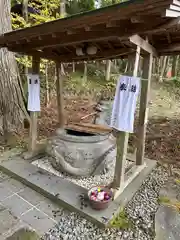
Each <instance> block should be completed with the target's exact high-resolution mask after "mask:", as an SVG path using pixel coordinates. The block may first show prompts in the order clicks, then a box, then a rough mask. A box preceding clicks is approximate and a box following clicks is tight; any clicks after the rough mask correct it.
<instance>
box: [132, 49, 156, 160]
mask: <svg viewBox="0 0 180 240" xmlns="http://www.w3.org/2000/svg"><path fill="white" fill-rule="evenodd" d="M152 64H153V55H152V54H150V55H149V56H146V57H145V58H144V61H143V74H142V78H143V79H145V80H144V81H141V97H140V110H139V124H138V133H137V152H136V165H143V164H144V152H145V138H146V128H147V121H148V111H149V109H148V103H149V93H150V85H151V76H152Z"/></svg>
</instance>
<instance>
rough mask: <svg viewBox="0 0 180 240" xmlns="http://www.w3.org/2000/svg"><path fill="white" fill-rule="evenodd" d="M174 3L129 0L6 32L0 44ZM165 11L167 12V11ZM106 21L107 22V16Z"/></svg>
mask: <svg viewBox="0 0 180 240" xmlns="http://www.w3.org/2000/svg"><path fill="white" fill-rule="evenodd" d="M174 1H175V0H164V1H162V0H146V1H144V0H130V1H125V2H122V3H118V4H115V5H112V6H108V7H104V8H100V9H96V10H93V11H89V12H84V13H79V14H75V15H72V16H70V17H66V18H62V19H57V20H54V21H50V22H46V23H43V24H39V25H36V26H32V27H28V28H24V29H18V30H14V31H11V32H7V33H5V34H4V35H1V36H0V44H2V43H3V41H4V43H5V42H6V41H7V38H8V37H10V36H14V37H17V36H20V35H21V34H25V33H26V36H24V37H27V38H28V37H30V36H31V37H33V34H35V33H36V36H38V35H39V36H40V35H44V34H51V32H48V30H47V28H48V27H49V26H52V28H53V27H54V26H55V25H58V29H61V28H62V29H64V27H68V23H71V25H72V26H74V27H75V26H76V25H77V24H76V21H75V20H82V21H83V19H84V20H89V19H91V17H101V16H102V15H103V14H104V15H105V14H106V13H108V11H109V12H111V11H113V14H114V12H115V10H118V9H121V8H122V9H123V8H126V9H127V10H128V7H129V6H133V5H134V4H141V3H142V4H151V5H152V6H153V3H161V2H165V3H168V4H171V3H173V2H174ZM176 1H177V2H178V3H180V2H179V1H178V0H176ZM131 8H132V7H131ZM167 10H169V9H167ZM169 11H173V10H169ZM165 14H166V13H165ZM106 19H107V20H108V14H107V17H106ZM96 20H97V22H98V19H96ZM73 24H74V25H73ZM43 27H44V29H43V31H42V28H43ZM52 28H50V29H51V31H52ZM52 32H53V31H52ZM31 34H32V35H31ZM6 37H7V38H6ZM21 37H22V36H21ZM5 38H6V39H5Z"/></svg>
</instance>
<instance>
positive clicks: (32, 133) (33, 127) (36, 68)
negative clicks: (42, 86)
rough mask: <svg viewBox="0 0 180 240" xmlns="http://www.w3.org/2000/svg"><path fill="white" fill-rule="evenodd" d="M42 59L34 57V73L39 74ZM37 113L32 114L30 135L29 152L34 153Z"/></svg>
mask: <svg viewBox="0 0 180 240" xmlns="http://www.w3.org/2000/svg"><path fill="white" fill-rule="evenodd" d="M39 69H40V58H39V57H35V56H33V58H32V73H34V74H39ZM37 117H38V115H37V112H30V133H29V137H30V140H29V147H28V150H29V152H34V151H35V149H36V144H37Z"/></svg>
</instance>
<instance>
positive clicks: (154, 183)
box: [42, 167, 167, 240]
mask: <svg viewBox="0 0 180 240" xmlns="http://www.w3.org/2000/svg"><path fill="white" fill-rule="evenodd" d="M166 179H167V173H166V172H165V171H164V170H163V169H162V168H161V167H157V168H156V169H155V170H153V171H152V173H151V174H150V175H149V176H148V177H147V179H146V180H145V181H144V183H143V185H142V186H141V188H140V189H139V190H138V192H137V193H136V194H135V195H134V197H133V199H132V200H131V201H130V202H129V203H128V205H127V207H126V208H125V211H126V213H127V216H128V218H129V220H131V221H132V222H133V225H134V226H133V227H131V228H130V229H128V230H126V231H123V230H120V229H117V228H114V229H100V228H98V227H97V226H95V225H93V224H92V223H91V222H89V221H87V220H86V219H84V218H82V217H80V216H79V215H78V214H76V213H69V212H67V211H65V210H63V209H62V210H61V213H60V216H61V219H60V221H59V223H58V224H57V225H56V226H55V227H54V228H53V229H51V230H50V231H49V232H48V233H47V234H46V235H45V236H44V237H43V238H42V239H43V240H57V239H60V240H61V239H62V240H96V239H98V240H122V239H123V240H124V239H127V240H153V239H154V235H155V234H154V228H155V226H154V219H155V213H156V211H157V209H158V206H159V204H158V197H159V191H160V189H161V187H162V186H163V184H164V182H165V180H166Z"/></svg>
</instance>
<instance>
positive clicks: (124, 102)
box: [110, 76, 140, 133]
mask: <svg viewBox="0 0 180 240" xmlns="http://www.w3.org/2000/svg"><path fill="white" fill-rule="evenodd" d="M139 91H140V78H137V77H129V76H121V77H120V80H119V81H118V83H117V87H116V94H115V98H114V103H113V110H112V116H111V124H110V125H111V127H113V128H115V129H117V130H119V131H123V132H130V133H132V132H133V128H134V114H135V110H136V102H137V97H138V94H139Z"/></svg>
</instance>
